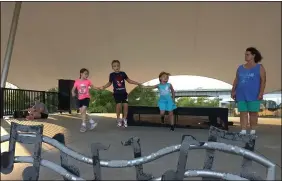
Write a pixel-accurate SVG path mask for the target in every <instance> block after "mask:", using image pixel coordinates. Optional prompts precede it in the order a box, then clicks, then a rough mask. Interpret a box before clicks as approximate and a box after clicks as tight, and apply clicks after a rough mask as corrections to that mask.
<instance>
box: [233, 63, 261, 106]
mask: <svg viewBox="0 0 282 181" xmlns="http://www.w3.org/2000/svg"><path fill="white" fill-rule="evenodd" d="M260 66H261V65H260V64H256V65H255V66H254V67H252V68H250V69H247V68H245V67H244V65H241V66H239V67H238V69H237V75H238V79H237V80H238V81H237V87H236V101H257V100H258V95H259V92H260Z"/></svg>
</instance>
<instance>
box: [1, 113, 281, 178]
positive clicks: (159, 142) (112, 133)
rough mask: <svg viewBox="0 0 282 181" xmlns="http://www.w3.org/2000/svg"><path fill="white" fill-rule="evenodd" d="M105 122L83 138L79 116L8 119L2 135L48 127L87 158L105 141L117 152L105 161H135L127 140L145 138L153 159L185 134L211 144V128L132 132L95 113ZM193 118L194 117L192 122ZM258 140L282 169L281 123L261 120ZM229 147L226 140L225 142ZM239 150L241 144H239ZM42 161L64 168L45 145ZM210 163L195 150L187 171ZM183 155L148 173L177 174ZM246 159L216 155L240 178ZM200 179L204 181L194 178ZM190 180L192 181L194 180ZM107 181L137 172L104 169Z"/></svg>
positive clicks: (88, 173)
mask: <svg viewBox="0 0 282 181" xmlns="http://www.w3.org/2000/svg"><path fill="white" fill-rule="evenodd" d="M92 116H93V117H94V118H95V119H96V120H98V121H99V125H98V127H97V128H96V129H95V130H93V131H88V132H86V133H80V132H79V128H80V124H81V123H80V120H79V119H78V115H75V114H74V115H67V114H63V115H51V116H50V118H48V119H47V120H42V121H23V120H22V121H21V120H15V119H7V120H2V121H1V135H5V134H8V133H9V129H10V123H11V122H12V121H15V122H17V123H20V124H26V125H37V124H43V125H44V135H45V136H49V137H52V136H54V135H55V134H57V133H64V134H65V136H66V145H67V146H68V147H70V148H72V149H73V150H75V151H77V152H80V153H82V154H84V155H87V156H89V157H90V156H91V153H90V144H91V143H94V142H101V143H103V144H110V145H111V147H110V149H109V150H107V151H102V152H101V153H100V155H101V158H102V159H103V160H104V159H109V160H113V159H115V160H121V159H132V158H133V150H132V148H131V147H124V146H122V145H121V141H125V140H127V139H128V138H131V137H133V136H137V137H139V138H140V139H141V149H142V154H143V155H148V154H150V153H152V152H155V151H157V150H159V149H161V148H164V147H166V146H171V145H176V144H180V141H181V136H182V135H183V134H190V135H193V136H194V137H196V139H197V140H201V141H206V140H207V137H208V130H207V129H189V128H188V129H180V128H179V129H176V130H175V131H174V132H170V131H169V130H168V128H156V127H128V128H127V129H121V128H117V127H116V124H115V119H114V117H115V115H114V114H94V115H92ZM191 119H192V118H191ZM229 119H230V120H231V121H234V122H235V125H234V126H231V127H230V131H239V126H238V124H237V123H238V118H229ZM259 124H260V126H259V128H258V136H259V137H258V140H257V143H256V151H258V152H259V153H262V154H263V155H264V156H266V157H267V158H268V159H270V160H271V161H272V162H275V163H277V164H279V165H281V119H271V118H269V119H268V118H261V119H260V120H259ZM223 142H226V141H223ZM233 144H234V145H239V144H238V143H233ZM7 150H8V143H7V142H6V143H3V144H1V152H4V151H7ZM31 152H32V146H31V145H22V144H17V148H16V156H28V155H31ZM42 158H44V159H46V160H49V161H52V162H55V163H58V164H59V151H58V150H57V149H55V148H53V147H52V146H49V145H46V144H45V143H44V144H43V150H42ZM204 158H205V151H204V150H197V151H191V153H189V157H188V162H187V168H188V169H202V167H203V163H204ZM177 160H178V153H174V154H171V155H168V156H165V157H162V158H161V159H158V160H156V161H154V162H151V163H148V164H145V165H144V171H145V172H146V173H152V174H153V175H154V176H156V177H158V176H161V175H162V174H163V173H164V172H165V171H166V170H168V169H176V164H177ZM241 161H242V158H241V157H239V156H234V155H228V154H225V153H220V152H217V153H216V158H215V164H214V170H217V171H221V172H230V173H235V174H238V173H239V171H240V164H241ZM71 162H75V164H77V165H78V167H79V168H80V172H81V177H82V178H84V179H87V180H90V179H93V169H92V166H91V165H87V164H85V163H80V162H78V161H76V160H73V159H72V158H71ZM28 165H30V164H22V163H21V164H15V167H14V170H13V172H12V173H11V174H9V175H4V174H1V180H21V179H22V176H21V175H22V171H23V169H24V168H25V167H27V166H28ZM253 168H254V171H255V172H256V173H257V174H258V175H260V176H263V177H265V173H266V171H265V169H264V167H262V166H260V165H258V164H256V163H254V164H253ZM276 176H277V179H278V180H281V168H280V167H279V166H277V169H276ZM189 179H194V180H195V179H200V178H189ZM189 179H188V180H189ZM40 180H63V178H62V177H61V176H60V175H58V174H57V173H55V172H53V171H51V170H49V169H47V168H44V167H41V171H40ZM102 180H135V168H134V167H132V168H121V169H111V168H102Z"/></svg>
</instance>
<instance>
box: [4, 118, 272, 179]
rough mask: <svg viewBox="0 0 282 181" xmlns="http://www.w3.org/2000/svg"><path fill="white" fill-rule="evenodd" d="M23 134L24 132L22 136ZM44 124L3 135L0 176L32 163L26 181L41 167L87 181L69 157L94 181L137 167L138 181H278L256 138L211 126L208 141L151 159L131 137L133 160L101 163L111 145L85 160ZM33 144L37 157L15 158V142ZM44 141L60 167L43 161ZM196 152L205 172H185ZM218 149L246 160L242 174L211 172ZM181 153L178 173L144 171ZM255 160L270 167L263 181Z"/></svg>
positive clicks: (186, 139)
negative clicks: (109, 171)
mask: <svg viewBox="0 0 282 181" xmlns="http://www.w3.org/2000/svg"><path fill="white" fill-rule="evenodd" d="M19 132H21V133H19ZM23 132H25V133H23ZM42 133H43V125H38V126H26V125H20V124H16V123H12V124H11V131H10V135H5V136H1V143H3V142H6V141H9V151H8V152H3V153H1V173H3V174H9V173H11V172H12V170H13V167H14V163H32V164H33V166H30V167H27V168H26V169H25V170H24V172H23V180H38V178H39V173H40V166H44V167H47V168H49V169H51V170H53V171H55V172H57V173H58V174H60V175H62V176H63V178H64V180H85V179H83V178H82V177H81V176H80V171H79V168H77V167H76V166H75V165H70V164H69V163H68V158H69V157H72V158H74V159H76V160H78V161H82V162H85V163H88V164H91V165H93V172H94V180H102V175H101V167H108V168H124V167H132V166H135V168H136V180H183V179H184V178H185V177H202V178H203V180H213V179H224V180H275V164H274V163H272V162H271V161H269V160H267V159H266V158H264V157H262V156H259V155H258V154H256V153H254V152H252V151H253V150H254V147H255V139H256V136H255V135H240V134H238V133H230V132H227V131H223V130H219V129H217V128H215V127H211V128H210V130H209V138H208V142H200V141H197V140H196V139H195V138H194V137H193V136H191V135H183V137H182V143H181V144H178V145H173V146H170V147H166V148H163V149H160V150H159V151H157V152H155V153H152V154H150V155H148V156H142V153H141V146H140V139H139V138H137V137H133V138H130V139H129V140H128V141H125V142H122V145H124V146H129V145H131V146H132V147H133V151H134V159H133V160H101V158H100V156H99V152H100V151H102V150H107V149H108V148H109V147H110V146H105V145H103V144H101V143H93V144H92V145H91V152H92V157H91V158H89V157H86V156H84V155H82V154H80V153H78V152H75V151H74V150H71V149H69V148H68V147H66V146H65V138H64V135H63V134H60V133H59V134H57V135H55V136H54V137H53V138H50V137H46V136H43V135H42ZM218 138H221V139H228V140H233V141H240V142H242V143H244V144H245V147H244V148H241V147H239V146H233V145H227V144H224V143H219V142H216V141H217V140H218ZM16 142H19V143H24V144H34V152H33V153H34V154H33V155H32V156H15V149H16V147H15V143H16ZM42 142H45V143H47V144H49V145H52V146H54V147H55V148H57V149H59V150H60V152H61V156H60V158H61V164H60V165H58V164H55V163H53V162H50V161H48V160H44V159H42V158H41V148H42ZM194 149H206V150H207V152H206V160H205V163H204V167H203V170H193V169H188V170H187V169H186V163H187V160H188V153H189V151H190V150H194ZM215 150H218V151H221V152H226V153H230V154H234V155H240V156H242V157H243V162H242V166H241V167H242V171H241V174H240V175H235V174H232V173H220V172H216V171H213V170H212V166H213V161H214V152H215ZM174 152H179V160H178V164H177V169H176V171H174V170H168V171H166V172H165V173H164V174H162V176H161V177H154V176H152V175H151V174H147V173H144V172H143V164H145V163H148V162H152V161H154V160H156V159H159V158H161V157H163V156H165V155H168V154H171V153H174ZM252 161H255V162H257V163H259V164H261V165H263V166H264V167H266V168H267V175H266V178H260V177H258V176H256V175H254V174H253V173H252V172H251V170H250V166H251V163H252Z"/></svg>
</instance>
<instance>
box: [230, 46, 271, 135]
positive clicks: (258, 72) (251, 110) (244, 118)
mask: <svg viewBox="0 0 282 181" xmlns="http://www.w3.org/2000/svg"><path fill="white" fill-rule="evenodd" d="M261 60H262V56H261V54H260V52H259V51H258V50H257V49H256V48H254V47H249V48H247V49H246V52H245V61H246V62H247V63H246V64H243V65H240V66H239V67H238V69H237V73H236V78H235V80H234V83H233V88H232V93H231V97H232V98H233V99H234V100H235V101H236V102H237V107H238V111H239V112H240V124H241V129H242V131H241V132H240V133H241V134H246V133H247V127H248V122H250V134H255V133H256V126H257V122H258V112H259V111H260V103H261V100H262V98H263V93H264V88H265V83H266V73H265V69H264V67H263V66H262V64H258V63H259V62H261ZM248 118H249V120H248Z"/></svg>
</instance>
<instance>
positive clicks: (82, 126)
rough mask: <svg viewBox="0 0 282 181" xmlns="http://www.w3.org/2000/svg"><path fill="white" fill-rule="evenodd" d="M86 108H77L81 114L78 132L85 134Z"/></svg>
mask: <svg viewBox="0 0 282 181" xmlns="http://www.w3.org/2000/svg"><path fill="white" fill-rule="evenodd" d="M86 108H87V107H86V106H82V107H81V108H79V111H80V113H81V120H82V124H81V128H80V132H85V131H86V130H87V128H86V119H87V114H86Z"/></svg>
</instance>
